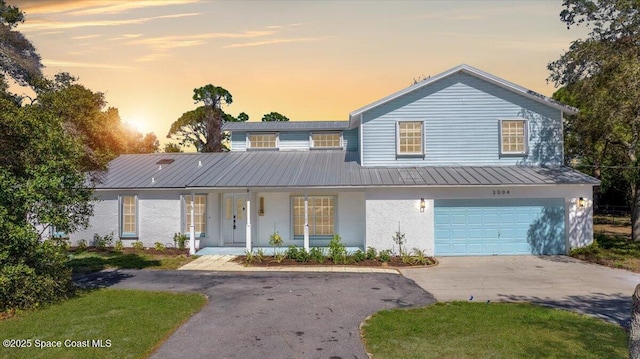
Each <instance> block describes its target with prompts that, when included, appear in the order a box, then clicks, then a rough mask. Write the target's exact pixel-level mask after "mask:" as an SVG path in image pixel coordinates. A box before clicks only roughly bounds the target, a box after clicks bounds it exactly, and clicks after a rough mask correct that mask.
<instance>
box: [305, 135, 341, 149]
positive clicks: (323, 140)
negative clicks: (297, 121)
mask: <svg viewBox="0 0 640 359" xmlns="http://www.w3.org/2000/svg"><path fill="white" fill-rule="evenodd" d="M311 147H312V148H340V147H342V136H341V135H340V133H339V132H325V133H323V132H317V133H312V134H311Z"/></svg>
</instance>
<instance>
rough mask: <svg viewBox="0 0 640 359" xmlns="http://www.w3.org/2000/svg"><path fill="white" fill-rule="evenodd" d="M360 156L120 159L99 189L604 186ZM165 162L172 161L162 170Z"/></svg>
mask: <svg viewBox="0 0 640 359" xmlns="http://www.w3.org/2000/svg"><path fill="white" fill-rule="evenodd" d="M358 158H359V156H358V153H357V152H351V151H344V150H327V151H247V152H241V151H238V152H223V153H157V154H146V155H122V156H120V157H118V158H116V159H115V160H113V161H112V162H111V163H110V164H109V169H108V171H107V172H105V173H104V174H103V175H102V176H101V177H102V181H101V183H99V184H97V185H96V188H97V189H138V188H255V187H259V188H282V187H327V188H331V187H377V186H384V187H403V186H454V187H455V186H489V185H549V184H587V185H598V184H599V183H600V182H599V181H598V180H597V179H595V178H593V177H590V176H587V175H585V174H583V173H580V172H578V171H575V170H573V169H571V168H569V167H548V168H547V167H536V166H421V167H362V166H360V164H359V163H358ZM162 159H173V160H174V162H173V163H170V164H164V165H159V164H157V162H158V161H160V160H162Z"/></svg>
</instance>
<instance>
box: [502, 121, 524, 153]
mask: <svg viewBox="0 0 640 359" xmlns="http://www.w3.org/2000/svg"><path fill="white" fill-rule="evenodd" d="M526 129H527V121H525V120H501V121H500V153H502V154H525V153H527V137H526V133H527V130H526Z"/></svg>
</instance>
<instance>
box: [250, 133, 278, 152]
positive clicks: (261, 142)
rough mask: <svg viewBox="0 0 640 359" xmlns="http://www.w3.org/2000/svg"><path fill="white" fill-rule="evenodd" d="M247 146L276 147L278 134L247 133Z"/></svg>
mask: <svg viewBox="0 0 640 359" xmlns="http://www.w3.org/2000/svg"><path fill="white" fill-rule="evenodd" d="M249 148H260V149H266V148H278V136H277V135H276V134H275V133H259V134H258V133H256V134H249Z"/></svg>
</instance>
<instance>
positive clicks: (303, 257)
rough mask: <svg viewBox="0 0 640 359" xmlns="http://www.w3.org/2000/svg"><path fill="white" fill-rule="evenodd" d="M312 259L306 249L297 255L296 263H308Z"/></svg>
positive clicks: (299, 251)
mask: <svg viewBox="0 0 640 359" xmlns="http://www.w3.org/2000/svg"><path fill="white" fill-rule="evenodd" d="M310 259H311V256H310V255H309V252H307V251H306V250H305V249H304V248H302V249H300V250H298V254H297V255H296V261H297V262H301V263H306V262H308V261H309V260H310Z"/></svg>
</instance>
